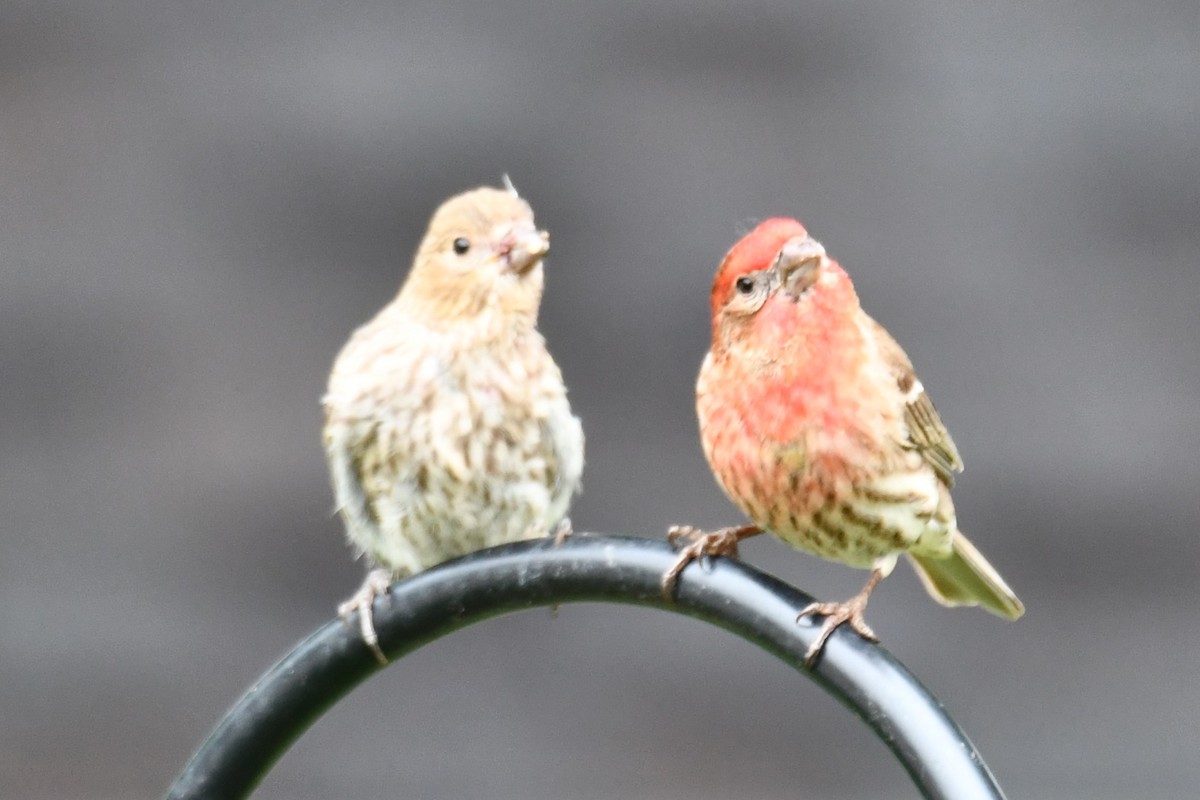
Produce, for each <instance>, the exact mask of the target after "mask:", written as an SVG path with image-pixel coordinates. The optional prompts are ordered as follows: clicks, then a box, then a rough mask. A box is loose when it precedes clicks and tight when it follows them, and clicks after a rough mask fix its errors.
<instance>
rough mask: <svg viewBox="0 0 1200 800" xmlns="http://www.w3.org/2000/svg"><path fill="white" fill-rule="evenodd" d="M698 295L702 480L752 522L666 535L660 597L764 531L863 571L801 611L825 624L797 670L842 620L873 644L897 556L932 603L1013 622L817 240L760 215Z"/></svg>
mask: <svg viewBox="0 0 1200 800" xmlns="http://www.w3.org/2000/svg"><path fill="white" fill-rule="evenodd" d="M711 304H712V348H711V350H710V351H709V353H708V355H707V356H706V357H705V359H704V364H703V366H702V367H701V368H700V377H699V380H698V381H697V384H696V410H697V413H698V415H699V418H700V436H701V440H702V443H703V447H704V454H705V456H706V457H707V458H708V463H709V465H710V466H711V467H712V471H713V474H714V475H715V476H716V479H717V482H718V483H719V484H720V485H721V487H722V488H723V489H724V490H725V493H726V494H727V495H728V496H729V498H730V499H731V500H733V502H734V503H735V504H736V505H737V506H738V508H740V509H741V510H742V511H743V512H744V513H745V514H746V515H747V516H748V517H749V518H750V519H751V521H752V522H753V523H754V524H753V525H746V526H741V527H737V528H726V529H723V530H719V531H716V532H714V533H703V532H701V531H697V530H695V529H693V528H687V527H679V528H674V529H672V531H671V534H670V539H671V541H672V542H673V543H679V542H681V541H687V542H689V543H688V544H687V546H686V547H684V548H683V549H682V550H681V554H680V558H679V560H678V562H677V563H676V564H675V565H674V566H673V567H672V569H671V570H669V571H668V572H667V573H666V574H665V575H664V577H663V590H664V592H665V593H666V594H667V596H668V597H669V596H670V594H671V592H672V591H673V589H674V583H675V580H676V579H677V577H678V575H679V572H680V571H681V570H682V569H683V568H684V567H685V566H686V565H687V564H688V563H689V562H690V561H692V560H694V559H696V558H699V557H701V556H704V555H736V554H737V543H738V541H740V540H741V539H743V538H745V537H747V536H753V535H756V534H758V533H762V532H763V531H764V530H766V531H769V532H771V533H773V534H775V535H776V536H777V537H779V538H780V539H782V540H783V541H784V542H786V543H787V544H789V545H791V546H792V547H795V548H797V549H800V550H804V551H806V552H809V553H812V554H814V555H817V556H821V557H822V558H826V559H830V560H833V561H838V562H841V563H843V564H847V565H849V566H852V567H859V568H869V569H870V570H871V574H870V577H869V579H868V580H867V583H866V586H864V587H863V590H862V591H861V592H860V593H859V594H857V595H855V596H854V597H852V598H851V599H850V600H847V601H845V602H840V603H813V604H811V605H809V606H808V607H807V608H805V609H804V610H803V611H801V613H800V617H803V616H805V615H809V614H812V615H819V616H823V617H825V622H824V624H823V626H822V629H821V631H820V634H819V636H818V638H817V639H816V640H815V642H814V643H813V644H812V646H811V647H810V648H809V650H808V653H807V656H806V663H807V664H808V665H809V666H811V665H812V664H813V663H814V661H815V659H816V658H817V656H818V655H819V654H820V652H821V650H822V648H824V646H825V642H826V640H827V639H828V638H829V635H830V634H831V633H833V631H834V630H835V629H836V628H837V627H838V626H839V625H842V624H843V623H846V624H849V625H850V626H851V627H852V628H853V629H854V630H855V631H857V632H858V633H859V634H861V635H862V636H864V637H866V638H867V639H870V640H872V641H877V639H876V637H875V634H874V633H873V632H872V631H871V629H870V628H869V627H867V625H866V622H865V621H864V619H863V612H864V610H865V609H866V606H867V600H868V598H869V597H870V595H871V592H872V591H873V590H874V589H875V587H876V586H877V585H878V584H879V582H880V581H881V580H883V578H885V577H886V576H887V575H888V574H889V573H890V572H891V571H892V569H893V567H895V565H896V561H897V559H898V558H899V556H900V554H901V553H905V554H907V555H908V556H909V558H910V559H911V561H912V563H913V566H914V568H915V569H916V572H917V575H919V576H920V578H921V582H922V583H923V584H924V586H925V588H926V590H927V591H928V592H929V594H930V595H932V597H933V598H934V599H935V600H937V601H938V602H939V603H942V604H943V605H948V606H958V605H979V606H983V608H985V609H987V610H988V611H990V612H992V613H994V614H997V615H999V616H1001V617H1006V618H1008V619H1016V618H1017V617H1020V616H1021V614H1022V613H1023V612H1024V607H1023V606H1022V605H1021V601H1020V600H1018V599H1017V597H1016V595H1015V594H1013V592H1012V590H1011V589H1009V588H1008V586H1007V584H1005V582H1004V580H1003V579H1002V578H1001V577H1000V575H999V574H998V573H997V572H996V570H995V569H993V568H992V566H991V565H990V564H989V563H988V562H987V561H986V560H985V559H984V557H983V556H982V555H980V553H979V551H978V550H976V549H975V548H974V547H973V546H972V545H971V543H970V542H968V541H967V537H966V536H964V535H963V533H962V531H960V530H959V529H958V523H957V521H956V519H955V514H954V504H953V503H952V502H951V500H950V487H951V486H952V485H953V482H954V473H956V472H959V471H961V470H962V461H961V459H960V458H959V455H958V450H957V448H955V446H954V441H953V440H952V439H951V438H950V434H949V433H948V432H947V431H946V428H945V427H944V426H943V425H942V421H941V419H940V418H939V417H938V413H937V411H936V410H934V407H933V404H932V403H931V402H930V400H929V397H928V395H926V394H925V389H924V387H923V386H922V385H921V382H920V381H919V380H918V379H917V376H916V374H915V373H914V372H913V367H912V364H911V363H910V362H909V360H908V356H906V355H905V354H904V351H903V350H902V349H901V348H900V345H898V344H897V343H896V342H895V340H894V339H892V337H891V336H890V335H889V334H888V332H887V331H886V330H884V329H883V327H882V326H881V325H879V323H877V322H875V320H873V319H871V317H869V316H867V314H866V313H865V312H864V311H863V310H862V308H861V307H860V306H859V302H858V295H857V294H856V293H855V291H854V285H853V284H852V283H851V282H850V276H849V275H847V274H846V272H845V270H843V269H842V268H841V266H839V265H838V263H837V262H836V261H834V260H833V259H831V258H829V257H828V256H827V255H826V254H825V248H823V247H822V246H821V244H820V243H819V242H817V241H816V240H815V239H813V238H812V237H810V236H809V235H808V232H807V231H806V230H805V229H804V227H803V226H802V225H801V224H800V223H799V222H797V221H795V220H791V219H782V218H776V219H769V220H767V221H765V222H763V223H762V224H760V225H759V226H758V227H757V228H755V229H754V230H753V231H751V232H750V233H749V234H747V235H746V236H745V237H744V238H743V239H742V240H741V241H739V242H738V243H737V244H736V245H734V247H733V249H731V250H730V251H729V253H728V254H727V255H726V256H725V258H724V260H723V261H722V262H721V265H720V267H719V268H718V270H717V275H716V279H715V280H714V282H713V286H712V297H711ZM797 619H799V618H797Z"/></svg>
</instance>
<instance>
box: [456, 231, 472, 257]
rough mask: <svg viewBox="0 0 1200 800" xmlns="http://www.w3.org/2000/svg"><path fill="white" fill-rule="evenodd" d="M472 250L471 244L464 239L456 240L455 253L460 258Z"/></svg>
mask: <svg viewBox="0 0 1200 800" xmlns="http://www.w3.org/2000/svg"><path fill="white" fill-rule="evenodd" d="M470 249H471V242H470V241H469V240H467V239H464V238H463V237H461V236H460V237H458V238H457V239H455V240H454V252H455V253H458V254H459V255H460V256H461V255H462V254H463V253H465V252H467V251H468V250H470Z"/></svg>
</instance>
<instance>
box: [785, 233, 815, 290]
mask: <svg viewBox="0 0 1200 800" xmlns="http://www.w3.org/2000/svg"><path fill="white" fill-rule="evenodd" d="M824 262H825V248H824V247H822V246H821V243H820V242H818V241H817V240H816V239H814V238H812V237H811V236H797V237H796V238H794V239H789V240H788V242H787V244H785V245H784V246H783V249H782V250H780V251H779V255H778V256H776V257H775V270H776V271H777V272H778V273H779V282H780V284H781V285H782V286H783V288H784V290H785V291H786V292H787V293H788V294H790V295H792V296H793V297H797V296H799V295H801V294H803V293H804V292H806V291H807V290H808V289H809V288H810V287H811V286H812V285H813V284H814V283H816V282H817V278H819V277H820V275H821V265H822V264H823V263H824Z"/></svg>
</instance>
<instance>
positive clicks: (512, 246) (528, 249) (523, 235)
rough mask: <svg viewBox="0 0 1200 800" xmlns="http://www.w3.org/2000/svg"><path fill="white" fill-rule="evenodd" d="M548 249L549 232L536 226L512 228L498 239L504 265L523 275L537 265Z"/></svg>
mask: <svg viewBox="0 0 1200 800" xmlns="http://www.w3.org/2000/svg"><path fill="white" fill-rule="evenodd" d="M549 249H550V234H548V233H546V232H545V231H539V230H537V229H536V228H532V227H529V228H525V227H521V228H514V229H513V230H512V231H510V232H509V233H508V234H507V235H506V236H504V237H503V238H502V239H501V240H500V258H501V260H502V261H503V262H504V264H505V266H506V267H507V268H508V269H509V270H510V271H512V272H515V273H516V274H518V275H524V274H525V273H526V272H529V270H531V269H533V268H534V267H535V266H537V264H538V262H540V261H541V260H542V258H543V257H544V256H545V255H546V252H547V251H548V250H549Z"/></svg>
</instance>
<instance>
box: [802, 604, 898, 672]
mask: <svg viewBox="0 0 1200 800" xmlns="http://www.w3.org/2000/svg"><path fill="white" fill-rule="evenodd" d="M866 609H867V603H866V598H865V597H854V598H851V599H850V600H847V601H845V602H842V603H809V604H808V605H807V606H805V607H804V609H803V610H802V611H801V612H800V613H799V614H798V615H797V616H796V621H797V622H799V621H800V620H801V619H803V618H804V617H807V616H820V617H825V622H824V623H822V625H821V632H820V634H819V635H818V636H817V640H816V641H815V642H813V643H812V644H811V645H810V646H809V648H808V652H807V653H805V654H804V666H805V667H807V668H809V669H812V667H813V665H814V664H816V662H817V658H818V657H819V656H820V655H821V652H822V651H823V650H824V649H825V642H827V641H828V640H829V637H830V635H831V634H832V633H833V632H834V631H835V630H837V629H838V628H840V627H841V626H842V625H849V626H850V627H851V628H853V629H854V632H855V633H857V634H858V635H859V636H861V637H863V638H864V639H866V640H867V641H869V642H878V641H879V637H878V636H876V635H875V631H873V630H871V626H869V625H867V622H866V620H865V619H864V618H863V612H865V611H866Z"/></svg>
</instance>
